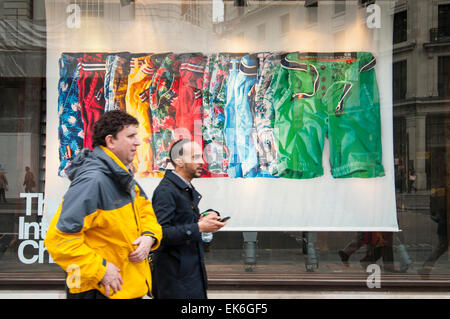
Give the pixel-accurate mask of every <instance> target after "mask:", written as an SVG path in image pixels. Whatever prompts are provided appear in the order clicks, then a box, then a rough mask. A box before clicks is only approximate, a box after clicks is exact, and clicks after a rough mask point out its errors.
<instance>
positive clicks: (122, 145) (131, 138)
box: [106, 124, 141, 166]
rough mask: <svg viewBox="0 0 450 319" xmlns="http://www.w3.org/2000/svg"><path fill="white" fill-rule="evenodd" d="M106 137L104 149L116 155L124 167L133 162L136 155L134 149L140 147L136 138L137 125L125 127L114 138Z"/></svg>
mask: <svg viewBox="0 0 450 319" xmlns="http://www.w3.org/2000/svg"><path fill="white" fill-rule="evenodd" d="M109 136H110V135H108V136H107V137H106V147H107V148H108V149H109V150H110V151H111V152H113V153H114V155H116V156H117V157H118V158H119V159H120V160H121V161H122V163H123V164H124V165H125V166H128V165H129V164H131V162H133V159H134V156H135V155H136V148H137V147H138V146H139V145H141V142H140V141H139V139H138V137H137V125H134V124H131V125H127V126H125V127H124V128H123V129H122V130H121V131H120V132H118V133H117V135H116V137H115V138H114V137H112V136H111V137H112V138H108V137H109Z"/></svg>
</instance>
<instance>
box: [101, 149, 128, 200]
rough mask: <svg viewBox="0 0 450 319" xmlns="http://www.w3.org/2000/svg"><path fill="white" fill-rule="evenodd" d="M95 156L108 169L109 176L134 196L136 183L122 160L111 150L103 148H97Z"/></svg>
mask: <svg viewBox="0 0 450 319" xmlns="http://www.w3.org/2000/svg"><path fill="white" fill-rule="evenodd" d="M93 154H94V156H95V157H97V158H98V159H99V160H100V161H102V162H103V164H104V165H105V166H106V167H107V168H108V170H109V172H110V174H108V175H109V176H110V177H111V178H112V179H113V180H114V181H115V182H116V183H117V184H119V185H120V186H121V187H122V188H123V189H124V190H126V191H127V192H128V193H130V194H132V193H133V192H134V186H135V185H136V182H135V180H134V176H133V174H132V173H131V172H130V171H129V170H128V169H127V167H126V166H125V165H124V164H123V163H122V161H121V160H119V158H118V157H117V156H116V155H115V154H114V153H113V152H111V151H110V150H109V149H107V148H106V147H103V146H98V147H95V148H94V150H93Z"/></svg>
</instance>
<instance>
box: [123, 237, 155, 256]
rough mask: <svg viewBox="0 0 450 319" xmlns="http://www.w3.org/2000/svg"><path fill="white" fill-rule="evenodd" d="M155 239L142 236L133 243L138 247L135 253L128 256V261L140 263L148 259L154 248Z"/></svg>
mask: <svg viewBox="0 0 450 319" xmlns="http://www.w3.org/2000/svg"><path fill="white" fill-rule="evenodd" d="M154 242H155V239H154V238H153V237H150V236H141V237H139V238H138V239H136V240H135V241H134V242H133V245H137V246H138V247H137V248H136V250H135V251H133V252H132V253H130V254H129V255H128V259H130V261H131V262H134V263H139V262H141V261H143V260H144V259H145V258H147V257H148V254H149V253H150V249H151V248H152V246H153V244H154Z"/></svg>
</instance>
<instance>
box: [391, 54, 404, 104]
mask: <svg viewBox="0 0 450 319" xmlns="http://www.w3.org/2000/svg"><path fill="white" fill-rule="evenodd" d="M392 76H393V98H394V101H399V100H404V99H405V98H406V84H407V72H406V60H403V61H399V62H395V63H394V65H393V73H392Z"/></svg>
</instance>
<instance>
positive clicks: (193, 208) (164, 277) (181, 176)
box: [152, 139, 225, 299]
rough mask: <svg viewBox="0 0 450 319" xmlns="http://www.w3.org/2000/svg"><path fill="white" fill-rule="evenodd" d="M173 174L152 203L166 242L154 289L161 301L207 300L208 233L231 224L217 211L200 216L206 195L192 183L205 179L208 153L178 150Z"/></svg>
mask: <svg viewBox="0 0 450 319" xmlns="http://www.w3.org/2000/svg"><path fill="white" fill-rule="evenodd" d="M170 160H171V161H172V164H173V165H174V167H175V170H174V171H172V170H167V171H166V173H165V175H164V178H163V179H162V181H161V182H160V184H159V185H158V187H157V188H156V189H155V191H154V193H153V198H152V203H153V208H154V210H155V214H156V217H157V219H158V223H159V224H160V225H161V226H162V230H163V240H162V242H161V246H160V248H159V249H158V250H157V251H156V252H155V253H154V257H153V266H154V267H153V269H154V270H153V289H152V292H153V294H154V296H155V298H158V299H166V298H172V299H205V298H206V297H207V296H206V289H207V276H206V269H205V263H204V255H203V242H202V239H201V233H202V232H213V233H214V232H217V231H218V230H219V229H220V228H222V227H223V226H224V225H225V223H222V222H220V221H219V219H220V218H219V216H218V213H217V212H215V211H212V210H209V212H204V213H202V214H200V212H199V209H198V203H199V202H200V199H201V197H202V196H201V195H200V193H198V192H197V190H196V189H195V188H194V187H193V186H192V184H191V183H190V182H191V180H192V179H193V178H195V177H200V176H201V175H202V164H203V157H202V149H201V147H200V146H199V145H198V144H197V143H196V142H193V141H191V140H187V139H182V140H179V141H177V142H176V143H174V144H173V146H172V148H171V150H170Z"/></svg>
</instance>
